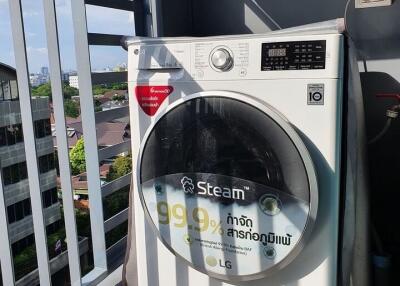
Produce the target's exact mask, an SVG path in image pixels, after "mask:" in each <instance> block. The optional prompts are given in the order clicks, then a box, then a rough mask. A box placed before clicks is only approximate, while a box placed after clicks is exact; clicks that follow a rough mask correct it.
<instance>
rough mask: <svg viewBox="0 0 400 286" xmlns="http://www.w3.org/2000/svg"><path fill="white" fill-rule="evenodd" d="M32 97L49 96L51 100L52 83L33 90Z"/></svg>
mask: <svg viewBox="0 0 400 286" xmlns="http://www.w3.org/2000/svg"><path fill="white" fill-rule="evenodd" d="M32 96H47V97H50V100H51V85H50V82H48V83H45V84H41V85H39V86H37V87H34V88H32Z"/></svg>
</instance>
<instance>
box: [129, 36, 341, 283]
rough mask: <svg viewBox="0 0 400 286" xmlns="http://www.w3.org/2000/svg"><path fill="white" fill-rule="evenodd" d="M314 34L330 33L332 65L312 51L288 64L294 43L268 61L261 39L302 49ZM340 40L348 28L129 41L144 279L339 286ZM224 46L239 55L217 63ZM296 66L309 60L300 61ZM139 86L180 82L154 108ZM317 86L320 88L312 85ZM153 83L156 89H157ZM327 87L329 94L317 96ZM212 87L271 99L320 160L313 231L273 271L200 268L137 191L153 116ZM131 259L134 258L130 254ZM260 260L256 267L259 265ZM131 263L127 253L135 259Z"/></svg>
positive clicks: (230, 94) (265, 102)
mask: <svg viewBox="0 0 400 286" xmlns="http://www.w3.org/2000/svg"><path fill="white" fill-rule="evenodd" d="M312 41H323V42H324V43H325V49H326V50H325V54H324V61H325V66H324V67H322V68H321V67H320V66H319V67H318V66H317V67H316V68H317V69H312V68H309V66H307V61H304V64H305V65H306V66H305V69H304V70H303V69H296V70H290V69H284V70H280V69H282V65H281V66H280V64H281V63H280V62H279V61H283V65H286V60H285V57H284V55H285V53H287V52H285V51H282V50H281V51H279V50H278V51H273V52H271V54H270V56H272V58H270V59H269V60H272V61H274V57H275V56H280V58H279V59H278V60H277V61H278V63H277V64H275V66H277V67H275V68H274V67H272V68H271V66H268V64H266V63H265V62H262V54H263V51H262V49H264V48H263V44H265V43H268V44H270V45H271V48H274V47H273V46H272V45H273V44H274V43H279V45H280V44H281V43H286V42H287V43H292V44H293V43H296V42H297V43H300V46H297V45H296V47H295V48H299V49H300V52H301V49H303V48H304V49H307V46H304V47H302V45H301V43H310V42H312ZM342 41H343V40H342V36H341V35H339V34H326V35H298V36H294V35H291V36H279V35H278V36H262V35H252V36H227V37H214V38H202V39H194V38H187V39H185V38H181V39H180V38H176V39H174V38H170V39H161V40H160V39H147V40H146V39H143V40H137V41H133V42H131V43H130V44H129V92H130V117H131V138H132V159H133V167H134V169H133V174H134V180H133V184H134V185H133V190H134V192H135V193H134V196H133V197H134V199H133V202H132V203H133V211H134V213H135V224H134V225H135V229H132V230H131V231H132V232H134V233H135V234H134V235H135V236H136V251H137V267H138V281H139V285H141V286H156V285H168V286H175V285H177V286H186V285H188V286H206V285H207V286H209V285H210V286H211V285H213V286H216V285H218V286H220V285H221V286H222V285H253V286H261V285H262V286H278V285H286V286H288V285H292V286H306V285H307V286H309V285H318V286H331V285H332V286H333V285H336V284H337V277H336V276H337V264H338V261H337V252H338V226H339V191H340V165H341V160H340V158H341V150H340V149H341V117H342V116H341V112H342V65H343V62H342V59H343V49H342V45H343V43H342ZM279 45H277V48H279V47H280V46H279ZM220 47H223V48H224V49H225V48H227V49H226V50H227V51H228V52H229V53H230V56H232V57H233V61H232V62H231V63H228V65H227V66H226V67H225V68H226V70H224V71H221V70H220V69H218V68H216V67H214V66H212V65H213V63H212V54H213V52H214V51H215V50H216V49H218V48H220ZM311 53H312V52H311ZM300 55H301V53H300ZM222 56H224V55H222ZM227 56H229V55H227ZM305 58H306V57H305ZM301 59H302V57H301V56H300V57H299V61H296V62H300V64H301V63H303V62H301ZM223 60H224V59H223ZM264 60H265V59H263V61H264ZM289 64H290V62H289ZM263 65H264V68H262V66H263ZM297 67H299V68H301V67H300V66H299V65H298V66H297ZM262 69H264V70H262ZM274 69H275V70H274ZM137 86H149V87H151V86H155V87H172V89H171V90H166V91H165V92H166V93H168V96H166V98H165V100H163V101H161V100H160V101H159V102H154V105H151V103H149V102H147V108H148V109H147V111H146V112H145V109H146V104H143V102H141V103H139V100H137V97H136V96H137V95H136V94H135V90H137ZM315 86H316V89H314V90H313V87H315ZM321 87H322V90H323V92H320V94H317V98H314V99H312V98H311V97H310V96H311V94H310V92H315V90H319V91H321ZM149 90H150V89H149ZM149 90H148V92H149V96H151V95H152V91H149ZM156 90H157V88H156ZM158 90H159V92H160V93H162V92H163V90H162V88H158ZM155 93H157V91H156V92H155ZM321 93H322V99H321V98H319V95H321ZM154 95H156V94H154ZM207 96H217V97H222V98H224V97H226V98H230V99H234V98H235V97H236V98H238V99H239V100H241V101H243V102H246V101H248V102H249V103H250V104H251V105H252V106H254V105H257V106H265V107H266V108H268V109H269V110H272V111H274V112H275V114H276V115H278V116H279V117H280V118H281V119H282V120H284V121H285V122H287V124H288V126H290V127H291V128H292V130H294V131H295V132H296V136H297V137H296V138H301V141H302V144H303V145H304V146H305V147H306V152H307V153H308V154H309V156H310V158H311V161H312V166H311V167H312V168H313V170H314V171H315V174H316V180H317V185H318V187H317V192H318V208H317V212H316V217H315V219H314V220H315V221H314V222H313V228H312V231H311V233H309V234H308V237H307V238H306V240H305V241H303V243H304V245H303V246H302V247H299V249H297V250H294V253H295V254H294V255H293V257H291V258H290V259H289V260H288V261H287V262H286V263H282V264H280V265H279V266H278V267H275V268H274V269H273V270H272V271H267V272H266V275H262V274H261V275H258V276H257V275H256V276H254V277H252V278H251V279H248V278H246V279H240V277H233V278H232V279H229V277H228V278H224V277H222V276H221V277H219V276H218V275H211V276H213V277H210V275H207V274H206V273H202V272H201V271H198V270H196V269H195V268H193V267H192V266H191V265H189V264H188V263H187V262H186V261H185V259H183V258H182V257H180V255H175V254H174V253H173V252H172V251H171V250H170V249H169V248H168V247H167V246H166V244H165V243H163V241H162V238H160V237H157V233H156V232H157V229H156V228H155V227H154V225H153V223H152V222H151V220H150V219H149V215H148V214H146V210H145V209H144V208H143V204H142V203H143V201H142V200H143V198H141V197H140V196H139V194H138V190H140V189H141V185H140V172H141V170H140V168H141V160H142V159H143V158H142V155H143V154H142V153H143V148H144V147H145V143H146V142H145V141H146V140H147V138H148V136H149V134H150V133H151V131H152V128H153V127H154V124H155V123H156V122H157V121H158V120H160V119H161V118H162V117H163V116H164V115H165V114H167V113H168V112H169V111H170V110H171V109H172V107H173V108H175V107H176V106H178V105H179V104H181V103H183V102H185V100H186V99H188V98H189V99H190V98H196V97H207ZM315 99H316V100H315ZM321 100H322V102H321ZM150 101H151V99H150ZM145 103H146V102H145ZM140 105H142V106H140ZM149 108H150V109H149ZM260 109H262V107H260ZM153 113H154V114H153ZM149 114H151V115H149ZM283 176H285V174H283ZM314 207H315V206H314ZM308 223H309V222H308ZM182 243H183V242H182ZM129 259H135V258H134V256H133V255H132V256H131V257H130V258H129ZM256 264H257V263H255V265H254V267H258V266H257V265H256ZM129 265H130V263H129V261H128V264H127V267H129ZM241 280H250V281H241Z"/></svg>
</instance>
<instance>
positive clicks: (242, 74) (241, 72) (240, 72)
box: [239, 68, 247, 77]
mask: <svg viewBox="0 0 400 286" xmlns="http://www.w3.org/2000/svg"><path fill="white" fill-rule="evenodd" d="M246 75H247V70H246V69H245V68H242V69H240V71H239V76H241V77H244V76H246Z"/></svg>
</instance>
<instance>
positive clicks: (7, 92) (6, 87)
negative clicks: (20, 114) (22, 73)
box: [2, 81, 12, 100]
mask: <svg viewBox="0 0 400 286" xmlns="http://www.w3.org/2000/svg"><path fill="white" fill-rule="evenodd" d="M2 86H3V100H11V99H12V97H11V88H10V82H9V81H3V83H2Z"/></svg>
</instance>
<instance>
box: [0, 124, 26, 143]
mask: <svg viewBox="0 0 400 286" xmlns="http://www.w3.org/2000/svg"><path fill="white" fill-rule="evenodd" d="M23 140H24V135H23V131H22V124H14V125H8V126H3V127H0V147H2V146H11V145H14V144H16V143H20V142H22V141H23Z"/></svg>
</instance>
